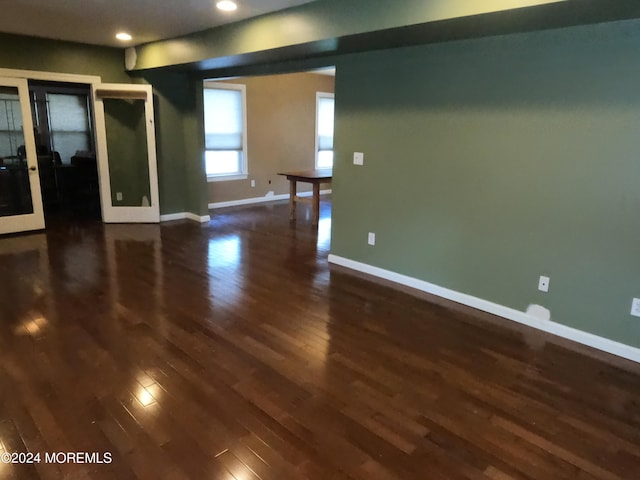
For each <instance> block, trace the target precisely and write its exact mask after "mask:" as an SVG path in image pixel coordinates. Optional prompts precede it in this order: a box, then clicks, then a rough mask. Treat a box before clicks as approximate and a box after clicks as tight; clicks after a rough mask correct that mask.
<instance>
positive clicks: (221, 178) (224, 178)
mask: <svg viewBox="0 0 640 480" xmlns="http://www.w3.org/2000/svg"><path fill="white" fill-rule="evenodd" d="M247 178H249V175H247V174H245V173H243V174H241V175H208V176H207V182H231V181H233V180H246V179H247Z"/></svg>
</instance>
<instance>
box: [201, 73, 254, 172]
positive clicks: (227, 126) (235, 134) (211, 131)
mask: <svg viewBox="0 0 640 480" xmlns="http://www.w3.org/2000/svg"><path fill="white" fill-rule="evenodd" d="M246 111H247V107H246V93H245V86H244V85H232V84H227V83H215V82H204V133H205V165H206V171H207V177H208V178H209V180H210V181H216V180H231V179H238V178H246V175H247V128H246V123H247V121H246Z"/></svg>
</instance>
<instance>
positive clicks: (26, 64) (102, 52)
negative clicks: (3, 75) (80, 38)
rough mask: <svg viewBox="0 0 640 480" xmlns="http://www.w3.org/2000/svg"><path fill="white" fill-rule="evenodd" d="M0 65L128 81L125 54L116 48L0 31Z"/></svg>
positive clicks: (109, 80)
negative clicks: (125, 69) (0, 46)
mask: <svg viewBox="0 0 640 480" xmlns="http://www.w3.org/2000/svg"><path fill="white" fill-rule="evenodd" d="M0 45H2V48H0V68H11V69H16V70H36V71H43V72H57V73H73V74H76V75H97V76H100V77H102V80H103V81H104V82H125V83H129V82H130V80H129V76H128V75H127V74H126V73H125V71H124V54H123V52H122V50H120V49H117V48H108V47H97V46H92V45H82V44H79V43H71V42H60V41H55V40H44V39H40V38H32V37H24V36H20V35H10V34H6V33H0Z"/></svg>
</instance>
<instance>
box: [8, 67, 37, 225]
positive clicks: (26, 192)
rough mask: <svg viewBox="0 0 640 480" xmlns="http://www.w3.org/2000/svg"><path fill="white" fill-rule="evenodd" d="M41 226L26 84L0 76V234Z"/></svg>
mask: <svg viewBox="0 0 640 480" xmlns="http://www.w3.org/2000/svg"><path fill="white" fill-rule="evenodd" d="M43 228H44V211H43V207H42V195H41V192H40V179H39V177H38V158H37V155H36V146H35V138H34V132H33V121H32V119H31V107H30V105H29V88H28V86H27V81H26V80H24V79H19V78H3V77H0V234H6V233H16V232H24V231H29V230H40V229H43Z"/></svg>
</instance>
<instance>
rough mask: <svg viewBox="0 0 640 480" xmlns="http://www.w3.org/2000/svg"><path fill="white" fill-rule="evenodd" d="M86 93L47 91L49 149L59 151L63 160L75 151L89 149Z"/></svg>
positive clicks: (90, 146) (69, 157) (89, 132)
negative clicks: (69, 93)
mask: <svg viewBox="0 0 640 480" xmlns="http://www.w3.org/2000/svg"><path fill="white" fill-rule="evenodd" d="M87 100H88V99H87V96H86V95H68V94H60V93H47V104H48V106H49V129H50V130H49V132H50V138H51V150H52V151H57V152H59V153H60V157H61V158H62V159H63V160H62V161H63V162H65V163H66V162H68V161H70V159H71V157H72V156H73V155H75V153H76V152H77V151H90V150H92V148H93V147H92V145H91V143H92V142H91V136H92V135H91V130H90V127H89V107H88V105H87Z"/></svg>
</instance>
